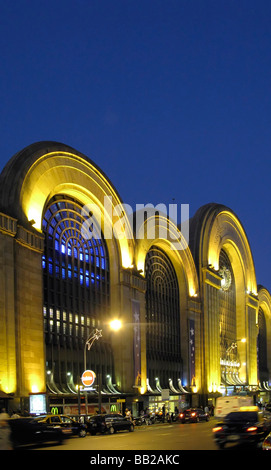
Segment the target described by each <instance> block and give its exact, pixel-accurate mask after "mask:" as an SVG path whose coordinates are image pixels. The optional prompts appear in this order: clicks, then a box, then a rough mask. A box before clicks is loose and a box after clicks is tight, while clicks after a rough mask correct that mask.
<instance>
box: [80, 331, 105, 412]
mask: <svg viewBox="0 0 271 470" xmlns="http://www.w3.org/2000/svg"><path fill="white" fill-rule="evenodd" d="M101 336H102V330H98V329H97V328H96V330H95V331H94V332H93V333H92V335H91V336H90V337H89V338H88V339H87V341H86V342H85V348H84V371H85V370H86V368H87V348H88V351H89V350H90V349H91V346H92V345H93V343H94V341H95V340H98V339H99V338H101ZM85 404H86V415H87V411H88V392H87V391H86V393H85Z"/></svg>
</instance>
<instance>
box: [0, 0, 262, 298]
mask: <svg viewBox="0 0 271 470" xmlns="http://www.w3.org/2000/svg"><path fill="white" fill-rule="evenodd" d="M0 23H1V24H0V38H1V39H0V40H1V47H0V57H1V62H0V64H1V75H0V94H1V95H0V96H1V114H0V120H1V121H0V122H1V141H0V167H1V169H2V168H3V167H4V165H5V163H6V162H7V161H8V160H9V158H11V157H12V155H13V154H14V153H16V152H17V151H18V150H20V149H22V148H23V147H25V146H27V145H29V144H31V143H33V142H35V141H40V140H54V141H58V142H63V143H65V144H67V145H70V146H72V147H74V148H76V149H77V150H79V151H81V152H82V153H85V154H86V155H87V156H88V157H90V158H91V159H92V160H94V162H95V163H97V164H98V165H99V166H100V167H101V168H102V170H103V171H104V172H105V173H106V174H107V176H108V177H109V178H110V179H111V181H112V183H113V184H114V185H115V186H116V188H117V190H118V192H119V194H120V196H121V198H122V200H123V201H124V202H126V203H128V204H130V205H132V207H133V208H135V204H137V203H144V204H147V203H152V204H155V205H156V204H158V203H160V202H162V203H164V204H166V205H168V204H169V203H172V202H173V200H174V202H175V203H177V204H179V205H180V204H182V203H185V204H190V215H191V216H192V215H193V214H194V213H195V211H196V210H197V209H198V208H199V207H200V206H202V205H203V204H206V203H208V202H218V203H222V204H225V205H226V206H228V207H230V208H231V209H232V210H233V211H234V212H235V213H236V214H237V215H238V216H239V218H240V220H241V222H242V223H243V225H244V228H245V230H246V233H247V236H248V239H249V241H250V245H251V249H252V252H253V256H254V262H255V268H256V276H257V282H258V283H259V284H262V285H264V286H265V287H267V288H268V289H269V290H271V280H270V272H269V271H270V270H269V265H270V258H271V248H270V228H271V215H270V152H271V132H270V123H271V60H270V59H271V27H270V24H271V2H270V1H265V0H259V1H256V0H255V1H252V0H238V1H236V0H226V1H222V0H213V1H211V0H187V1H185V0H164V1H160V0H144V1H141V0H134V1H131V0H114V1H113V0H110V1H109V0H73V1H72V0H65V1H59V0H54V1H52V0H46V1H45V0H38V1H37V0H29V1H26V0H12V1H4V0H2V1H1V6H0Z"/></svg>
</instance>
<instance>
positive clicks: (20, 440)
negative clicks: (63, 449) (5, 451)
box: [8, 417, 65, 449]
mask: <svg viewBox="0 0 271 470" xmlns="http://www.w3.org/2000/svg"><path fill="white" fill-rule="evenodd" d="M8 422H9V426H10V428H11V440H12V443H13V448H14V449H17V447H21V446H25V445H29V444H32V445H36V444H39V445H40V444H42V443H49V442H56V443H59V444H61V443H62V442H63V439H64V438H65V436H64V434H63V432H62V429H60V428H53V427H51V426H47V425H46V424H43V423H40V422H39V420H38V419H36V418H31V417H30V418H12V419H9V421H8Z"/></svg>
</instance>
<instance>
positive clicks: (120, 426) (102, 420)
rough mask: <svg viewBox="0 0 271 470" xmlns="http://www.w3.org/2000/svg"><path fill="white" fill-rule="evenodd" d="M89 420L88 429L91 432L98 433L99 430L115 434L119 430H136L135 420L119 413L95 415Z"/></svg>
mask: <svg viewBox="0 0 271 470" xmlns="http://www.w3.org/2000/svg"><path fill="white" fill-rule="evenodd" d="M88 421H89V422H88V428H87V429H88V431H89V432H90V433H91V434H96V433H97V432H100V433H106V432H108V433H109V434H114V433H115V432H117V431H124V430H127V431H130V432H132V431H134V424H133V422H132V421H131V420H130V419H128V418H125V417H123V416H122V415H121V414H118V413H116V414H102V415H94V416H92V417H90V418H89V420H88Z"/></svg>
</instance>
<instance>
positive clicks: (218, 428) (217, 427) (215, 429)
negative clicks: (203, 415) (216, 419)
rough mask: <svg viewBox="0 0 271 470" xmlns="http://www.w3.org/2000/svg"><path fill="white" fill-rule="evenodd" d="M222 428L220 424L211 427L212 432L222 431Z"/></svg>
mask: <svg viewBox="0 0 271 470" xmlns="http://www.w3.org/2000/svg"><path fill="white" fill-rule="evenodd" d="M222 429H223V428H222V426H216V427H215V428H213V432H218V431H222Z"/></svg>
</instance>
